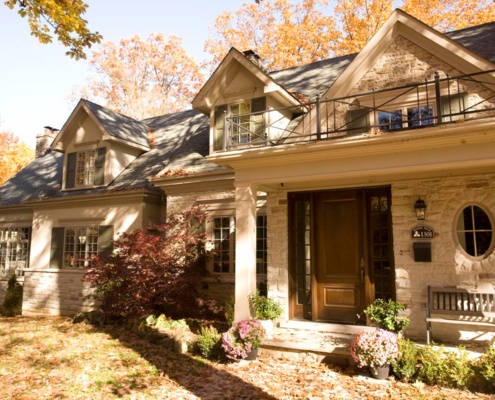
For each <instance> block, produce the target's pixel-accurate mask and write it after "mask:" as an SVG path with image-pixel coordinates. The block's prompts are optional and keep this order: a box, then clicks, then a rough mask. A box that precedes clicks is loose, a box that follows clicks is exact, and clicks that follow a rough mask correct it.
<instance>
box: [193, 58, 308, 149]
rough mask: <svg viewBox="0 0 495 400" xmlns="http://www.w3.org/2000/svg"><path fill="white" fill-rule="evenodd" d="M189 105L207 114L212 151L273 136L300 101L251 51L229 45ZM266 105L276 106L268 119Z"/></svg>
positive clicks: (292, 113)
mask: <svg viewBox="0 0 495 400" xmlns="http://www.w3.org/2000/svg"><path fill="white" fill-rule="evenodd" d="M192 105H193V108H195V109H196V110H199V111H201V112H203V113H205V114H207V115H209V116H210V153H213V152H217V151H223V150H229V149H231V148H233V147H239V146H243V145H249V144H251V143H258V144H262V143H265V142H267V141H270V140H276V138H278V137H279V136H280V127H281V126H286V125H287V124H288V122H289V121H290V120H291V119H292V118H293V115H294V110H293V109H292V108H294V107H295V108H296V109H297V108H298V107H299V106H300V102H299V101H298V99H296V97H294V96H293V95H292V94H291V93H289V92H288V91H287V90H286V89H285V88H283V87H282V86H281V85H280V84H278V83H277V82H276V81H274V80H273V79H272V78H271V77H270V76H269V75H268V74H267V72H266V71H265V70H264V68H263V66H262V63H261V62H260V60H259V57H258V56H257V55H256V54H255V53H253V52H252V51H246V52H244V53H241V52H239V51H238V50H237V49H235V48H232V49H231V50H230V51H229V53H228V54H227V56H226V57H225V58H224V60H223V61H222V62H221V64H220V65H219V67H218V68H217V69H216V70H215V72H214V73H213V75H212V76H211V78H210V79H209V80H208V81H207V82H206V84H205V85H204V86H203V88H202V89H201V91H200V92H199V93H198V95H197V96H196V98H195V99H194V100H193V103H192ZM270 109H277V110H280V112H278V113H277V114H276V115H275V114H273V115H272V121H268V119H267V114H266V111H267V110H270ZM275 119H277V120H278V121H275Z"/></svg>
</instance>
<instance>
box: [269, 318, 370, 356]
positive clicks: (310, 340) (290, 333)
mask: <svg viewBox="0 0 495 400" xmlns="http://www.w3.org/2000/svg"><path fill="white" fill-rule="evenodd" d="M363 329H374V328H370V327H365V326H355V325H343V324H327V323H318V322H309V321H286V322H282V323H280V325H279V326H278V327H277V328H275V329H274V331H273V336H272V337H271V338H269V339H266V340H265V341H264V342H263V344H262V346H261V347H260V352H261V354H265V355H268V356H272V357H283V358H289V359H295V360H314V361H317V362H328V363H331V364H339V365H352V364H353V363H354V360H352V357H351V353H350V344H351V341H352V338H353V337H354V335H355V334H356V333H358V332H360V331H361V330H363Z"/></svg>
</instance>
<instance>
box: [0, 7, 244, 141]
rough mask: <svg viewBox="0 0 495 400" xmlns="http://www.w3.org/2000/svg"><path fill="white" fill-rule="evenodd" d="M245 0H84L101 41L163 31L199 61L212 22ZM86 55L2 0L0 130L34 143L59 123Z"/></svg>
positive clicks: (85, 67) (83, 74)
mask: <svg viewBox="0 0 495 400" xmlns="http://www.w3.org/2000/svg"><path fill="white" fill-rule="evenodd" d="M244 1H245V0H210V1H208V0H202V1H200V0H183V1H172V0H147V1H146V2H141V1H136V0H86V3H87V4H88V5H89V8H88V10H87V12H86V14H85V15H84V19H86V20H87V21H88V23H89V25H88V27H89V29H90V30H91V31H98V32H99V33H100V34H102V35H103V40H102V43H103V42H107V41H112V42H114V43H119V42H120V39H124V38H129V37H131V36H134V35H135V34H139V35H140V36H141V38H143V39H145V38H147V37H148V36H149V35H150V33H158V32H163V33H164V34H165V36H166V37H167V36H168V35H170V34H176V35H178V36H180V37H182V39H183V42H182V45H183V47H184V48H185V50H186V52H187V53H188V54H189V55H190V56H192V57H194V58H195V59H196V61H197V62H201V61H203V60H205V59H207V58H209V56H208V55H207V54H205V53H204V52H203V45H204V42H205V40H206V37H207V35H208V32H209V27H212V26H213V25H214V23H215V17H216V16H217V15H219V14H221V13H222V12H223V11H235V10H237V9H238V8H240V7H241V5H242V4H243V2H244ZM94 49H97V47H95V46H93V48H92V49H90V50H88V51H86V55H87V60H78V61H75V60H73V59H71V58H70V57H68V56H66V55H65V52H66V48H65V47H64V46H62V45H61V44H59V43H58V42H57V41H56V39H54V41H53V42H52V43H51V44H46V45H45V44H40V43H39V42H38V40H37V39H36V38H34V37H33V36H31V35H30V30H29V26H28V23H27V20H26V19H23V18H21V17H20V16H19V15H18V14H17V12H16V11H14V10H10V9H9V8H8V7H7V6H5V5H4V4H3V1H1V2H0V131H8V132H13V133H14V134H15V135H16V136H18V137H19V138H20V139H21V140H22V141H24V142H25V143H26V144H28V145H29V146H31V147H34V146H35V143H36V135H38V134H40V133H43V130H44V127H45V126H51V127H53V128H57V129H61V128H62V126H63V124H64V123H65V121H66V120H67V119H68V118H69V116H70V113H71V112H72V110H73V109H74V107H75V105H76V104H75V103H74V102H73V101H71V100H70V98H69V97H70V94H71V93H72V91H73V90H74V88H75V87H77V86H83V85H84V82H85V79H87V78H88V76H89V60H90V59H91V52H92V51H93V50H94Z"/></svg>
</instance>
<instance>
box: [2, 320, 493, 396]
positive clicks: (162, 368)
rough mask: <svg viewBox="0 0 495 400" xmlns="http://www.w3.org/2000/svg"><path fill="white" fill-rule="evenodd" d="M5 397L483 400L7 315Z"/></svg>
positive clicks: (349, 372)
mask: <svg viewBox="0 0 495 400" xmlns="http://www.w3.org/2000/svg"><path fill="white" fill-rule="evenodd" d="M0 398H1V399H36V400H38V399H114V398H124V399H296V398H298V399H300V398H306V399H452V400H453V399H478V398H492V397H490V396H489V395H477V394H473V393H470V392H467V391H459V390H452V389H442V388H434V387H427V386H424V385H410V384H403V383H400V382H394V381H393V380H389V381H384V382H380V381H376V380H372V379H369V378H365V377H363V376H360V375H359V374H357V371H356V370H355V369H339V368H337V367H331V366H326V365H323V364H315V363H311V362H308V363H306V362H301V361H298V362H295V361H288V360H284V359H273V358H265V357H261V358H259V359H258V360H257V361H251V362H247V361H242V362H240V363H233V364H216V363H210V362H207V361H203V360H202V359H200V358H198V357H193V356H190V355H181V354H176V353H173V352H170V351H168V350H165V349H163V348H161V347H159V346H157V345H154V344H151V343H149V342H147V341H146V340H142V339H140V338H139V337H137V336H136V335H135V334H133V333H130V332H128V331H126V330H124V329H122V328H119V327H108V328H105V329H97V328H95V327H92V326H90V325H87V324H84V323H82V324H73V323H72V321H71V320H70V319H67V318H61V317H42V318H41V317H39V318H32V317H16V318H3V317H0Z"/></svg>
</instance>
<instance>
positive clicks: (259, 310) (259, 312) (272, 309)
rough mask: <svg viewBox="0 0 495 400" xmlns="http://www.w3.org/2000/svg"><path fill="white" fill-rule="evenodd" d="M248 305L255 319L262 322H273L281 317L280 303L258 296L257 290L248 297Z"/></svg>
mask: <svg viewBox="0 0 495 400" xmlns="http://www.w3.org/2000/svg"><path fill="white" fill-rule="evenodd" d="M248 300H249V304H250V306H251V308H252V309H253V310H254V312H255V314H256V318H258V319H262V320H274V319H277V318H279V317H280V316H281V315H282V312H283V309H282V306H281V305H280V303H279V302H278V301H276V300H273V299H270V298H268V297H266V296H262V295H261V294H260V291H259V289H256V291H255V292H253V293H251V294H250V295H249V296H248Z"/></svg>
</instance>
